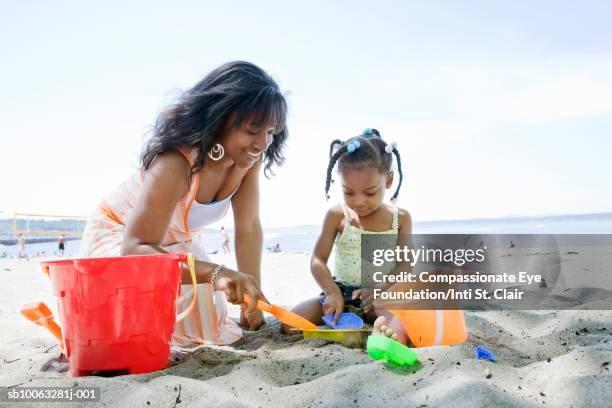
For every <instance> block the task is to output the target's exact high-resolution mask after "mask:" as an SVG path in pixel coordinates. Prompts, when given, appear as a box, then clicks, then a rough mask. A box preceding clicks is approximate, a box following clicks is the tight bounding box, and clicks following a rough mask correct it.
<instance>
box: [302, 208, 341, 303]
mask: <svg viewBox="0 0 612 408" xmlns="http://www.w3.org/2000/svg"><path fill="white" fill-rule="evenodd" d="M343 218H344V215H343V214H342V210H341V209H340V207H339V206H335V207H333V208H330V209H329V211H327V214H325V219H324V220H323V229H322V230H321V235H319V239H318V240H317V243H316V244H315V247H314V251H313V253H312V258H311V259H310V270H311V272H312V276H313V277H314V278H315V280H316V281H317V283H318V284H319V286H320V287H321V289H322V290H323V292H324V293H325V295H326V296H329V295H331V294H340V289H339V288H338V285H336V283H335V282H334V280H333V279H332V274H331V271H330V270H329V268H328V266H327V260H328V259H329V255H330V254H331V251H332V248H333V246H334V240H335V239H336V234H337V233H338V226H339V225H340V222H341V221H342V219H343Z"/></svg>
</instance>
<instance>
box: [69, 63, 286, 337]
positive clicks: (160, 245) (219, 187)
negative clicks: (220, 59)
mask: <svg viewBox="0 0 612 408" xmlns="http://www.w3.org/2000/svg"><path fill="white" fill-rule="evenodd" d="M286 116H287V103H286V101H285V98H284V96H283V94H282V93H281V90H280V89H279V86H278V85H277V83H276V82H275V81H274V80H273V79H272V77H270V76H269V75H268V74H267V73H266V72H264V71H263V70H262V69H261V68H259V67H257V66H256V65H254V64H251V63H249V62H243V61H237V62H230V63H227V64H224V65H222V66H220V67H218V68H216V69H215V70H213V71H212V72H211V73H210V74H208V75H207V76H206V77H205V78H204V79H202V80H201V81H200V82H198V83H197V84H196V85H195V86H194V87H193V88H191V89H189V90H187V91H185V92H184V93H182V94H181V95H180V97H179V98H178V99H177V101H176V102H175V103H173V104H172V105H171V106H169V107H168V108H167V109H166V110H165V111H163V112H162V113H161V114H160V115H159V117H158V118H157V121H156V123H155V126H154V128H153V130H152V135H151V138H150V139H149V141H148V142H147V143H146V144H145V146H144V149H143V152H142V156H141V169H140V170H138V171H137V172H135V174H134V175H133V176H131V177H130V178H129V179H128V180H126V181H125V182H124V183H123V184H121V185H120V186H119V187H118V188H117V189H116V190H115V191H114V192H113V193H111V194H110V195H108V196H107V197H106V198H105V199H104V200H103V201H102V202H101V203H100V204H99V206H98V208H97V211H96V213H95V215H93V216H92V217H91V218H90V219H89V221H88V223H87V225H86V227H85V232H84V235H83V241H82V244H81V251H80V254H81V256H87V257H104V256H118V255H137V254H159V253H169V252H174V253H187V252H191V253H193V254H194V255H195V257H196V259H197V262H196V268H195V269H196V278H197V282H198V289H197V299H198V302H197V303H196V304H197V305H198V306H196V308H199V309H197V310H194V311H193V312H192V313H190V314H189V315H188V316H187V318H186V319H185V320H184V324H180V325H177V327H176V329H175V332H174V335H173V342H174V343H175V344H179V345H193V344H203V343H207V344H210V343H216V344H230V343H233V342H235V341H236V340H238V339H240V338H241V337H242V330H241V329H240V327H238V325H237V324H236V323H235V322H234V321H233V320H231V319H229V318H227V304H226V299H227V301H229V302H230V303H234V304H242V307H241V316H240V324H241V325H242V326H243V327H247V328H249V329H250V330H255V329H257V328H258V327H259V326H260V325H262V324H263V323H264V322H265V321H264V318H263V314H262V312H261V311H260V310H257V309H256V304H257V300H258V299H264V300H265V297H264V296H263V294H262V292H261V290H260V287H261V278H260V269H261V255H262V246H263V232H262V227H261V223H260V217H259V195H260V194H259V177H260V174H261V173H262V171H263V172H264V174H266V175H267V173H268V171H269V170H270V169H271V167H272V166H273V165H281V164H282V163H283V161H284V158H283V148H284V145H285V142H286V139H287V136H288V131H287V127H286ZM230 205H231V206H232V213H233V217H234V225H235V228H234V240H235V248H236V264H237V267H238V270H233V269H231V268H228V267H226V266H224V265H220V264H216V263H213V262H211V261H210V259H209V258H208V255H207V252H206V251H205V249H204V248H203V247H202V245H201V243H199V242H198V240H197V239H194V238H195V237H196V236H197V234H199V233H201V232H202V230H203V228H204V227H206V226H208V225H211V224H214V223H215V222H219V220H221V219H222V218H223V217H224V216H225V214H226V212H227V211H228V209H229V207H230ZM143 273H144V271H143ZM143 276H144V275H143ZM182 282H183V284H184V285H183V287H182V289H181V299H179V300H178V301H177V312H180V311H182V310H184V309H185V308H186V306H187V305H188V304H189V303H190V301H191V299H192V298H193V292H192V288H191V285H189V284H190V282H191V275H190V273H189V270H188V268H187V267H184V268H183V272H182ZM245 293H248V294H249V295H250V297H251V302H250V304H249V305H248V308H247V305H245V304H244V303H243V302H244V296H243V295H244V294H245Z"/></svg>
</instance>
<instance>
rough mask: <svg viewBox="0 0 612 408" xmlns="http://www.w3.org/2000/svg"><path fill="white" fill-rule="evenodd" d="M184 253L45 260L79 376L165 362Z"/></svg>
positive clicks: (71, 362)
mask: <svg viewBox="0 0 612 408" xmlns="http://www.w3.org/2000/svg"><path fill="white" fill-rule="evenodd" d="M186 260H187V255H183V254H160V255H138V256H121V257H112V258H84V259H64V260H58V261H49V262H43V263H42V265H43V268H44V269H45V271H46V272H48V273H49V277H50V279H51V285H52V287H53V294H54V295H55V296H56V297H57V304H58V310H59V318H60V321H61V323H62V332H63V337H64V344H65V351H66V355H67V357H68V359H69V366H70V373H71V374H72V375H73V376H81V375H90V374H91V373H92V372H93V371H107V370H120V371H124V372H127V373H131V374H135V373H144V372H150V371H155V370H159V369H162V368H165V367H166V366H167V364H168V356H169V354H170V340H171V337H172V332H173V331H174V324H175V320H176V316H175V314H176V297H177V295H178V292H179V290H180V283H181V268H180V266H181V263H182V262H185V261H186Z"/></svg>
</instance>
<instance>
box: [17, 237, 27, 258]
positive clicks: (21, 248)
mask: <svg viewBox="0 0 612 408" xmlns="http://www.w3.org/2000/svg"><path fill="white" fill-rule="evenodd" d="M25 247H26V239H25V237H24V236H23V234H19V236H18V238H17V258H18V259H22V258H26V259H28V255H27V254H26V253H25Z"/></svg>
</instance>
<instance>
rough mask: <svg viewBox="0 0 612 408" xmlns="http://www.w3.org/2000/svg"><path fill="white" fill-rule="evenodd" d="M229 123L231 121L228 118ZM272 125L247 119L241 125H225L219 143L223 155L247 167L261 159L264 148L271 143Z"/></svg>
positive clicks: (239, 165) (242, 166)
mask: <svg viewBox="0 0 612 408" xmlns="http://www.w3.org/2000/svg"><path fill="white" fill-rule="evenodd" d="M228 122H229V123H231V122H232V120H231V119H230V120H229V121H228ZM274 130H275V127H274V126H268V125H266V126H263V125H261V124H257V123H254V122H253V121H252V120H250V119H247V120H245V121H244V123H243V124H242V125H241V126H238V127H233V126H227V127H226V130H225V133H224V134H223V136H222V137H221V139H220V141H219V143H221V145H223V148H224V150H225V156H227V157H228V158H229V159H231V160H232V161H233V162H234V163H235V164H236V166H238V167H241V168H249V167H251V166H252V165H253V164H255V162H256V161H257V160H261V158H262V157H263V155H264V154H265V151H266V149H267V148H268V147H269V146H270V145H271V144H272V139H273V134H274Z"/></svg>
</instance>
